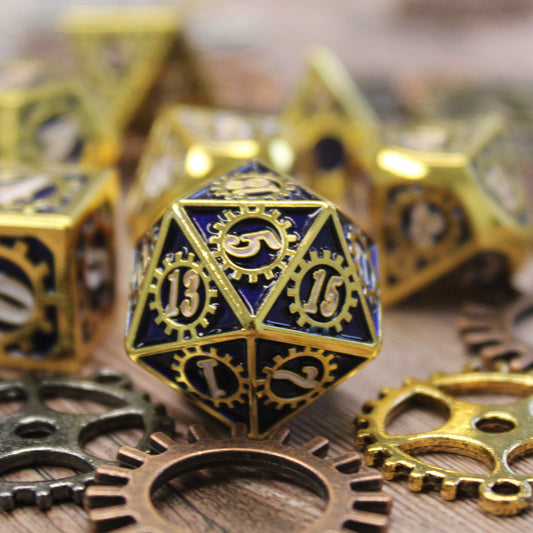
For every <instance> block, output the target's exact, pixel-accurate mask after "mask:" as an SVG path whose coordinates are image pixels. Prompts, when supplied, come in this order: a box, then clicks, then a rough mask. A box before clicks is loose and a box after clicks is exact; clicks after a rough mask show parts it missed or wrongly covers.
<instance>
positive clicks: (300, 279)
mask: <svg viewBox="0 0 533 533" xmlns="http://www.w3.org/2000/svg"><path fill="white" fill-rule="evenodd" d="M344 263H345V260H344V258H343V257H342V256H341V255H335V256H334V254H332V253H331V251H330V250H322V251H321V252H316V251H314V250H312V251H311V252H310V253H309V261H307V262H304V263H303V264H301V265H299V267H298V268H297V270H296V271H295V272H294V274H293V275H292V276H291V281H292V283H293V285H292V286H290V287H289V288H288V289H287V295H288V296H289V297H290V298H292V300H293V302H292V303H291V304H290V306H289V311H290V312H291V313H292V314H294V315H298V318H297V323H298V325H299V326H300V327H304V326H306V325H308V326H310V327H311V328H312V329H313V330H317V331H318V332H321V333H329V332H330V330H332V329H333V330H335V331H336V332H337V333H340V332H341V331H342V330H343V328H344V323H348V322H350V320H351V319H352V315H351V313H350V309H351V308H353V307H356V306H357V305H359V298H358V296H357V282H356V280H355V272H354V269H353V267H350V266H344ZM304 292H305V294H304Z"/></svg>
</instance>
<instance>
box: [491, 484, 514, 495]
mask: <svg viewBox="0 0 533 533" xmlns="http://www.w3.org/2000/svg"><path fill="white" fill-rule="evenodd" d="M491 489H492V492H494V493H496V494H499V495H500V496H513V495H515V494H518V493H519V492H520V485H516V484H515V483H511V482H510V481H497V482H496V483H494V485H492V487H491Z"/></svg>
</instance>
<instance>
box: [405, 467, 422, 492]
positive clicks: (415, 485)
mask: <svg viewBox="0 0 533 533" xmlns="http://www.w3.org/2000/svg"><path fill="white" fill-rule="evenodd" d="M424 484H425V474H424V472H421V471H419V470H417V469H415V470H413V471H412V472H410V473H409V477H408V479H407V486H408V487H409V490H411V491H412V492H421V491H422V490H423V489H424Z"/></svg>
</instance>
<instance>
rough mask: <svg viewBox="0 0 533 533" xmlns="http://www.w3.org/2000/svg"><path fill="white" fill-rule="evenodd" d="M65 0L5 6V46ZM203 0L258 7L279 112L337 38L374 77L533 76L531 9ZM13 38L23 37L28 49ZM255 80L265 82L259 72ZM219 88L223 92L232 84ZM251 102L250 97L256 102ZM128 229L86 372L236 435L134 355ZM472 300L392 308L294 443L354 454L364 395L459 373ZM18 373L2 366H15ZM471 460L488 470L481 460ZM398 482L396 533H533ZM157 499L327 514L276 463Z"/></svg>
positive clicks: (519, 519) (197, 508)
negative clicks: (129, 351) (463, 19)
mask: <svg viewBox="0 0 533 533" xmlns="http://www.w3.org/2000/svg"><path fill="white" fill-rule="evenodd" d="M45 4H46V7H45ZM66 4H67V1H66V0H56V2H50V3H44V4H43V8H42V15H43V17H42V19H39V15H40V13H39V12H38V9H37V7H36V4H35V3H34V2H31V1H29V0H23V1H21V2H17V3H16V4H15V3H13V4H11V3H10V5H9V8H8V6H7V5H6V6H4V5H2V10H4V9H5V10H6V11H5V12H4V15H7V16H4V17H3V18H2V21H0V29H5V30H6V31H2V32H0V33H1V35H2V37H1V38H0V54H1V55H2V56H3V57H6V56H7V54H11V55H12V54H14V53H15V52H16V50H17V49H18V50H20V49H22V48H23V44H24V42H25V41H24V39H25V37H26V35H27V34H26V33H25V32H26V30H27V29H28V28H31V27H32V24H33V27H37V25H38V24H41V25H42V24H48V25H49V26H50V25H51V24H52V21H53V18H54V17H55V16H56V15H57V13H58V12H59V10H60V8H62V7H64V6H65V5H66ZM199 5H200V7H197V10H198V11H200V12H202V13H204V14H205V13H207V14H209V12H210V9H211V8H212V9H213V11H212V12H213V13H215V14H216V9H219V10H220V8H221V6H222V7H224V6H226V7H227V6H229V7H232V8H234V9H235V10H236V13H238V12H242V13H244V14H245V15H246V16H247V17H248V19H247V20H248V29H247V30H246V29H243V35H244V37H246V39H248V41H247V49H245V50H242V49H241V50H240V51H239V53H241V54H242V53H244V54H247V55H248V57H249V60H250V61H254V60H259V61H261V65H262V67H261V68H264V65H266V66H267V68H268V69H269V71H270V72H275V74H276V79H278V78H279V79H280V80H281V83H282V85H283V89H284V90H283V91H281V92H276V93H275V97H274V98H273V100H272V101H268V102H267V103H265V104H264V107H265V108H268V109H271V108H275V107H276V106H277V105H279V103H280V102H281V101H282V100H283V98H284V97H285V93H286V89H287V87H289V86H290V84H292V83H294V82H295V80H296V78H297V75H298V72H299V70H300V65H301V59H302V54H303V51H304V50H305V48H306V47H307V46H308V45H309V44H310V43H312V42H316V41H318V40H320V41H322V42H326V43H328V44H331V45H333V46H334V48H336V50H337V51H339V52H340V54H341V56H342V59H343V60H345V61H347V63H348V64H349V66H350V67H351V68H352V69H353V70H354V71H357V72H362V73H368V74H373V73H375V72H378V73H382V72H388V73H391V72H392V73H394V74H396V75H418V74H420V72H424V73H425V72H427V71H429V72H437V71H442V70H444V71H446V70H448V71H452V70H456V69H461V68H462V69H463V71H466V72H467V73H469V74H472V75H477V74H479V75H480V76H481V77H490V76H494V75H500V76H510V77H515V78H523V79H524V78H525V79H529V80H531V79H533V68H532V66H531V65H532V64H531V61H530V55H531V54H530V52H531V46H530V42H531V41H530V38H531V28H532V24H531V19H528V18H527V17H523V18H522V19H521V20H514V21H513V20H510V21H509V20H508V21H506V23H505V25H501V26H499V27H495V26H494V25H491V24H490V23H487V24H485V25H481V26H478V27H477V28H476V32H467V31H466V30H465V28H464V27H463V28H462V32H461V33H460V34H458V33H457V32H454V30H453V28H447V29H446V31H445V32H444V31H435V28H433V29H428V28H426V27H421V26H413V25H410V24H409V23H408V22H406V21H405V20H404V21H403V22H401V23H398V22H397V21H396V20H395V19H394V16H395V7H396V3H395V2H394V0H376V1H375V2H361V3H359V2H353V0H336V1H332V2H323V1H322V0H320V1H319V0H306V1H302V0H299V1H294V2H287V1H286V0H283V1H281V0H261V1H258V2H255V3H250V2H245V1H244V0H228V1H219V2H217V1H215V0H211V1H207V0H206V1H204V2H201V3H199ZM239 10H240V11H239ZM37 20H39V23H38V24H37V22H36V21H37ZM220 24H221V23H219V25H220ZM243 27H244V26H243ZM250 28H251V29H250ZM17 31H18V33H17ZM246 31H247V32H248V33H246ZM12 37H15V38H17V39H18V40H19V43H18V44H19V46H18V48H17V46H16V45H15V44H14V42H13V40H12ZM246 39H244V40H245V41H246ZM528 46H529V50H528V48H527V47H528ZM230 52H231V53H233V51H231V50H230ZM232 72H233V73H234V75H236V76H238V75H239V73H242V72H247V69H246V68H242V69H232ZM243 83H246V81H243ZM255 83H258V82H257V80H256V81H255ZM270 83H271V82H270V81H269V84H270ZM224 86H225V87H227V91H228V95H227V101H228V102H230V101H231V102H233V101H234V100H235V99H237V100H238V99H240V98H241V97H244V96H241V95H244V94H245V92H243V91H242V88H241V87H239V86H238V84H236V82H235V81H234V80H226V82H225V85H224V82H223V80H221V87H224ZM220 90H221V93H223V92H224V90H225V89H222V88H221V89H220ZM259 94H261V95H262V94H263V93H259ZM270 96H271V93H268V95H264V96H263V95H262V96H261V98H257V97H256V98H255V100H253V101H254V107H260V105H259V103H257V102H258V99H259V100H261V101H264V100H268V98H269V97H270ZM243 107H247V105H246V103H243ZM125 181H127V180H125ZM118 231H119V233H120V239H119V242H120V243H121V248H120V250H119V270H118V277H119V287H120V290H119V298H118V303H117V306H116V311H115V317H114V319H113V321H112V323H111V324H110V328H109V331H108V333H107V334H106V336H105V338H104V339H103V340H102V343H101V345H100V346H99V347H98V348H97V349H96V350H95V352H94V354H93V356H92V357H91V358H90V360H89V361H88V363H87V365H86V367H85V368H84V369H83V372H82V374H84V375H87V374H89V373H90V372H91V371H92V370H94V369H95V368H97V367H99V366H101V365H112V366H114V367H116V368H121V369H124V370H125V371H127V372H129V373H130V374H131V376H132V378H133V381H134V383H135V385H136V387H138V388H142V389H144V390H147V391H149V392H150V393H151V396H152V398H153V399H154V400H155V401H158V402H163V403H164V404H166V405H167V406H168V409H169V412H170V414H171V415H172V416H173V417H175V419H176V425H177V428H178V430H179V431H180V432H181V433H182V434H183V433H184V431H185V428H186V426H187V425H188V424H190V423H196V422H200V423H203V424H204V425H205V426H206V427H207V428H208V429H209V430H210V431H212V432H224V431H226V429H225V428H223V427H222V426H221V425H220V424H218V423H217V422H215V421H213V420H212V419H211V418H209V417H208V416H207V415H206V414H204V413H203V412H201V411H199V410H198V409H196V408H194V407H192V406H191V405H190V404H189V403H188V402H187V401H186V400H185V399H184V398H183V397H182V396H180V395H179V394H178V393H177V392H175V391H173V390H171V389H169V388H166V387H164V386H162V385H161V383H160V382H159V381H158V380H157V379H156V378H155V377H153V376H151V375H150V374H148V373H147V372H145V371H143V370H141V369H140V368H138V367H137V366H135V365H133V364H132V363H131V362H130V361H129V360H128V359H127V357H126V355H125V352H124V348H123V336H124V321H125V320H124V317H125V313H126V291H127V286H128V280H129V265H130V258H131V246H130V244H129V241H128V238H127V230H126V227H125V223H124V221H123V218H122V217H121V218H120V220H119V227H118ZM529 272H531V269H530V271H529ZM522 279H525V286H526V287H529V288H531V281H530V280H531V279H533V277H532V276H531V275H525V276H522ZM462 300H463V299H462V298H461V295H457V296H456V297H455V298H450V297H449V296H448V297H446V298H444V297H443V295H442V294H439V293H429V294H428V293H426V294H425V295H424V296H423V297H421V298H418V299H415V300H412V301H410V302H408V303H405V304H402V305H401V306H398V307H396V308H394V309H391V310H387V311H386V313H385V315H384V335H385V343H384V348H383V351H382V353H381V355H380V356H379V357H378V358H377V359H376V361H374V362H373V363H372V364H370V365H368V366H367V367H365V368H364V369H363V370H362V371H361V372H360V373H358V374H357V375H356V376H355V377H353V378H352V379H350V380H348V381H347V382H345V383H344V384H342V385H341V386H340V387H338V388H337V389H335V390H334V391H332V392H330V393H329V394H328V395H326V396H325V397H324V398H322V399H320V400H319V401H317V402H315V403H314V404H313V405H311V406H310V407H309V408H308V409H307V410H306V411H304V412H303V413H302V414H301V415H299V416H298V417H297V418H295V419H294V420H293V421H292V422H291V423H290V424H289V425H290V427H291V429H292V430H293V439H292V442H293V444H296V445H298V444H302V443H304V442H305V441H307V440H309V439H311V438H312V437H314V436H315V435H323V436H325V437H327V438H328V439H330V441H331V452H330V453H331V455H338V454H342V453H344V452H347V451H350V450H352V449H353V425H352V422H353V419H354V417H355V415H356V413H357V412H358V411H359V410H360V408H361V406H362V404H363V402H364V401H366V400H368V399H373V398H375V397H376V396H377V394H378V391H379V389H380V388H382V387H384V386H392V387H395V386H399V385H400V384H401V382H402V379H403V378H404V377H407V376H414V377H417V378H425V377H427V376H428V375H429V374H431V373H432V372H434V371H437V370H439V371H446V372H456V371H459V370H460V369H461V368H462V366H463V364H464V362H465V356H464V353H463V348H462V346H461V344H460V342H459V340H458V337H457V333H456V321H457V319H458V316H459V312H460V307H461V304H462ZM10 374H11V373H8V372H4V373H2V375H3V376H9V375H10ZM56 406H58V407H60V408H68V409H79V408H83V409H92V408H94V406H91V405H79V404H73V403H72V402H70V403H69V402H68V401H64V402H63V403H61V402H59V403H58V404H56ZM413 420H414V423H413ZM435 422H436V419H435V417H434V416H433V415H432V414H429V413H427V412H418V414H417V416H416V417H415V418H414V419H413V418H411V419H406V418H401V419H398V420H397V421H396V423H395V427H396V430H398V431H404V430H410V431H423V430H425V429H428V428H429V427H430V426H431V425H432V424H434V423H435ZM135 436H136V434H135V432H121V434H117V435H108V436H106V437H103V438H100V439H98V441H97V442H93V443H91V444H90V446H91V448H90V449H91V450H92V451H94V452H95V453H98V454H104V455H107V456H111V455H113V454H114V453H115V451H116V448H117V446H118V445H119V443H131V442H133V440H134V439H135ZM431 460H433V461H441V462H440V463H439V464H446V465H451V466H455V467H461V468H464V467H466V465H471V462H470V461H469V460H467V459H461V458H457V457H450V456H448V457H446V458H442V457H441V458H436V457H432V458H431ZM531 463H532V462H529V464H528V462H524V463H523V464H522V465H521V466H520V469H521V471H524V470H529V471H531V469H532V468H533V464H531ZM471 466H472V467H473V468H476V469H479V468H481V469H482V468H483V467H481V466H480V465H477V464H476V465H471ZM476 471H477V470H476ZM58 473H59V472H57V471H54V470H52V469H40V470H39V472H37V473H35V472H28V471H25V472H19V473H10V474H9V475H10V476H30V475H31V476H35V475H38V476H41V477H46V476H50V475H52V474H55V475H57V474H58ZM215 474H216V475H215ZM385 490H386V491H387V492H388V493H389V494H390V495H391V496H392V497H393V499H394V508H393V512H392V515H391V531H392V532H412V533H417V532H423V531H428V530H429V531H432V532H434V533H449V531H461V533H478V532H480V531H491V532H494V533H497V532H509V531H529V530H532V529H533V512H532V511H528V512H526V513H523V514H522V515H520V516H516V517H512V518H496V517H492V516H489V515H486V514H484V513H483V512H482V511H480V510H479V508H478V506H477V503H476V502H475V501H473V500H459V501H456V502H451V503H450V502H444V501H443V500H442V499H441V498H440V497H439V496H438V495H437V494H435V493H427V494H426V493H424V494H413V493H411V492H409V490H408V489H407V487H406V484H405V483H403V482H401V483H386V485H385ZM154 501H155V503H156V505H157V506H158V508H159V509H160V511H161V512H162V513H163V514H164V515H165V516H167V517H168V518H170V519H171V520H172V521H173V522H174V523H175V524H176V527H177V528H180V530H181V528H182V526H183V529H184V530H187V531H193V532H203V533H207V532H220V533H222V532H227V533H230V532H231V533H235V532H236V533H240V532H250V531H254V530H255V529H257V528H260V529H261V530H262V531H265V532H274V531H275V532H288V531H298V530H299V528H300V527H301V525H302V524H303V523H305V521H310V520H312V519H313V518H314V517H316V516H318V515H319V513H320V510H321V508H322V506H323V502H321V501H320V500H319V498H318V497H317V496H315V495H313V494H311V493H309V492H308V491H306V490H304V489H302V488H299V487H295V486H293V485H292V484H290V483H288V482H287V480H284V479H280V478H276V477H275V476H271V475H270V476H269V475H267V474H265V473H257V472H250V471H244V472H242V471H241V472H236V471H235V470H234V469H231V470H225V471H217V472H215V473H213V472H207V473H206V472H201V473H196V474H194V475H190V476H188V477H187V478H186V479H179V480H175V481H173V482H172V483H171V484H169V485H167V486H165V487H163V488H161V489H160V490H159V491H158V492H157V493H156V494H155V495H154ZM0 525H1V527H2V532H3V533H27V532H42V533H48V532H50V533H53V532H65V533H76V532H83V531H87V529H88V523H87V515H86V513H85V511H83V510H82V509H81V508H80V507H78V506H76V505H73V504H62V505H58V506H55V507H53V508H52V509H51V510H50V511H48V512H46V513H44V512H41V511H39V510H37V509H36V508H34V507H25V508H20V509H16V510H15V511H13V512H12V513H3V512H1V513H0ZM185 525H186V526H187V527H185Z"/></svg>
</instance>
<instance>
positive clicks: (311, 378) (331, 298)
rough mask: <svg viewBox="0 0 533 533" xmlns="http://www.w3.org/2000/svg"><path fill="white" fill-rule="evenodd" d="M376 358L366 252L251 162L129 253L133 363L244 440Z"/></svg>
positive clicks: (311, 202)
mask: <svg viewBox="0 0 533 533" xmlns="http://www.w3.org/2000/svg"><path fill="white" fill-rule="evenodd" d="M380 346H381V330H380V302H379V289H378V279H377V257H376V251H375V246H374V244H373V243H372V242H371V241H370V240H369V239H368V238H367V237H366V235H365V234H364V233H363V232H362V231H361V230H360V229H359V228H358V227H357V226H355V224H353V223H352V222H351V221H350V220H348V219H347V218H346V217H345V216H344V215H343V214H342V213H341V212H339V211H338V210H337V208H336V207H335V206H334V205H333V204H332V203H331V202H329V201H326V200H323V199H322V198H319V197H318V196H316V195H315V194H314V193H312V192H310V191H309V190H307V189H305V188H304V187H302V186H301V185H299V184H297V183H296V182H294V181H292V180H291V179H290V178H288V177H286V176H283V175H280V174H278V173H276V172H274V171H273V170H271V169H270V168H267V167H266V166H264V165H262V164H260V163H258V162H255V161H252V162H250V163H247V164H245V165H244V166H242V167H241V168H239V169H237V170H235V171H233V172H231V173H229V174H227V175H225V176H221V177H219V178H217V179H215V180H214V181H212V182H211V183H209V184H207V185H205V186H204V187H203V188H202V189H201V190H199V191H197V192H195V193H193V194H191V195H189V196H187V197H182V198H179V199H177V200H175V201H174V202H173V203H172V204H171V205H170V206H169V207H168V208H167V210H166V213H165V214H164V216H163V217H162V218H161V220H160V221H159V222H158V223H157V224H156V226H155V227H154V228H152V229H151V230H150V231H149V232H148V233H147V234H146V235H145V236H144V237H143V238H142V239H141V240H140V241H139V243H138V245H137V249H136V255H135V259H134V274H133V279H132V287H131V294H130V310H129V318H128V329H127V338H126V348H127V351H128V354H129V356H130V357H131V358H132V359H133V360H134V361H135V362H137V363H139V364H141V365H142V366H144V367H145V368H147V369H149V370H150V371H151V372H152V373H154V374H155V375H157V376H158V377H160V378H161V379H163V380H164V381H165V382H166V383H167V384H169V385H170V386H171V387H173V388H175V389H177V390H179V391H181V392H183V393H185V394H186V395H187V396H188V397H189V398H191V399H192V400H193V401H194V402H195V403H196V404H198V405H199V406H200V407H202V408H203V409H205V410H207V411H208V412H210V413H212V414H214V415H215V416H216V417H217V418H219V419H221V420H222V421H224V422H226V423H228V424H233V423H236V422H244V423H246V424H247V425H248V427H249V432H250V436H251V437H255V438H261V437H263V436H265V435H267V434H268V433H269V432H270V431H271V430H272V429H273V428H274V427H276V426H277V425H278V424H281V423H283V422H284V421H285V420H286V419H287V418H289V417H290V416H292V415H293V414H295V413H296V412H298V411H299V410H301V409H302V408H303V407H305V406H306V405H308V404H310V403H311V402H312V401H314V400H315V399H317V398H319V397H320V396H322V395H323V394H324V393H325V392H327V391H328V390H329V389H330V388H332V387H333V386H334V385H336V384H337V383H339V382H340V381H342V380H343V379H345V378H347V377H348V376H350V375H352V374H353V373H354V372H355V371H356V370H358V369H359V368H360V367H361V366H362V365H363V364H364V363H366V362H367V361H369V360H371V359H373V358H374V357H375V356H376V355H377V354H378V352H379V349H380Z"/></svg>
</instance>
